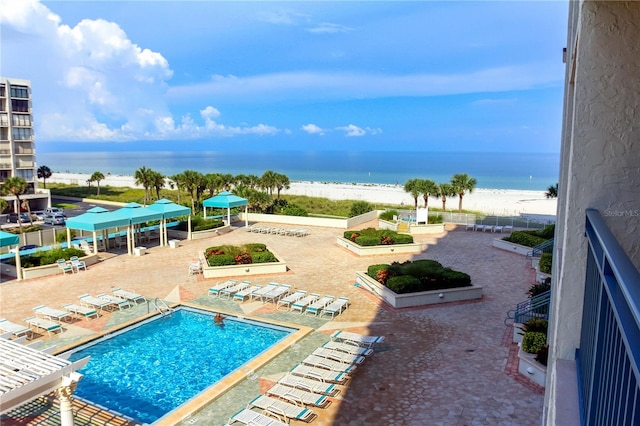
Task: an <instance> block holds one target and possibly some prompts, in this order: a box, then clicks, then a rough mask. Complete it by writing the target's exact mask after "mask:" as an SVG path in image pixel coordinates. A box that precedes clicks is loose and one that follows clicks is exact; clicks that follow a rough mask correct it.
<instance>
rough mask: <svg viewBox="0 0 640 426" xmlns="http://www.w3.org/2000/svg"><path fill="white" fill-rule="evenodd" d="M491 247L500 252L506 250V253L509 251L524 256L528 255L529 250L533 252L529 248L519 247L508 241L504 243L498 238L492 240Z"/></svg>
mask: <svg viewBox="0 0 640 426" xmlns="http://www.w3.org/2000/svg"><path fill="white" fill-rule="evenodd" d="M493 246H494V247H496V248H499V249H501V250H506V251H510V252H512V253H518V254H522V255H524V256H526V255H527V253H529V252H530V251H531V250H533V249H532V248H531V247H527V246H521V245H520V244H514V243H510V242H509V241H505V240H503V239H500V238H495V239H494V240H493Z"/></svg>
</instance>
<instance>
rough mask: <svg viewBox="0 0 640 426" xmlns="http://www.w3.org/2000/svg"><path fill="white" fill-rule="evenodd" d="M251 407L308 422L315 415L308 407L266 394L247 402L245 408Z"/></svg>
mask: <svg viewBox="0 0 640 426" xmlns="http://www.w3.org/2000/svg"><path fill="white" fill-rule="evenodd" d="M251 407H256V408H259V409H261V410H265V411H269V412H270V413H273V414H276V415H278V416H282V417H285V418H287V419H292V420H302V421H304V422H310V421H311V420H313V419H314V418H315V417H316V415H315V413H314V412H313V411H311V410H310V409H308V408H305V407H298V406H297V405H294V404H290V403H288V402H284V401H280V400H279V399H275V398H271V397H270V396H266V395H259V396H257V397H256V398H254V399H253V401H251V402H249V404H248V405H247V408H251Z"/></svg>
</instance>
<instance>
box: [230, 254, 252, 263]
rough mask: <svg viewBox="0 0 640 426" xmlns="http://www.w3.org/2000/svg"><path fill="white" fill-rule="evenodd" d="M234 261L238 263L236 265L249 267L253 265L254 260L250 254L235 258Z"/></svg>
mask: <svg viewBox="0 0 640 426" xmlns="http://www.w3.org/2000/svg"><path fill="white" fill-rule="evenodd" d="M234 260H235V261H236V265H248V264H250V263H253V259H252V258H251V254H249V253H240V254H238V255H237V256H236V257H234Z"/></svg>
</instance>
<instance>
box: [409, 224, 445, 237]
mask: <svg viewBox="0 0 640 426" xmlns="http://www.w3.org/2000/svg"><path fill="white" fill-rule="evenodd" d="M409 232H410V233H411V235H426V234H441V233H443V232H444V223H431V224H427V225H416V224H415V223H412V224H410V225H409Z"/></svg>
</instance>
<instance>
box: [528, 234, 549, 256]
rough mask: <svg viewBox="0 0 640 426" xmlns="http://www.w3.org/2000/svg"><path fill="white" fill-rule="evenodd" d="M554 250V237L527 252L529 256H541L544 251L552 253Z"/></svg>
mask: <svg viewBox="0 0 640 426" xmlns="http://www.w3.org/2000/svg"><path fill="white" fill-rule="evenodd" d="M551 252H553V238H551V239H550V240H547V241H545V242H544V243H540V244H538V245H537V246H535V247H533V248H532V249H531V251H530V252H529V253H527V256H528V257H540V255H541V254H542V253H551Z"/></svg>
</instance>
